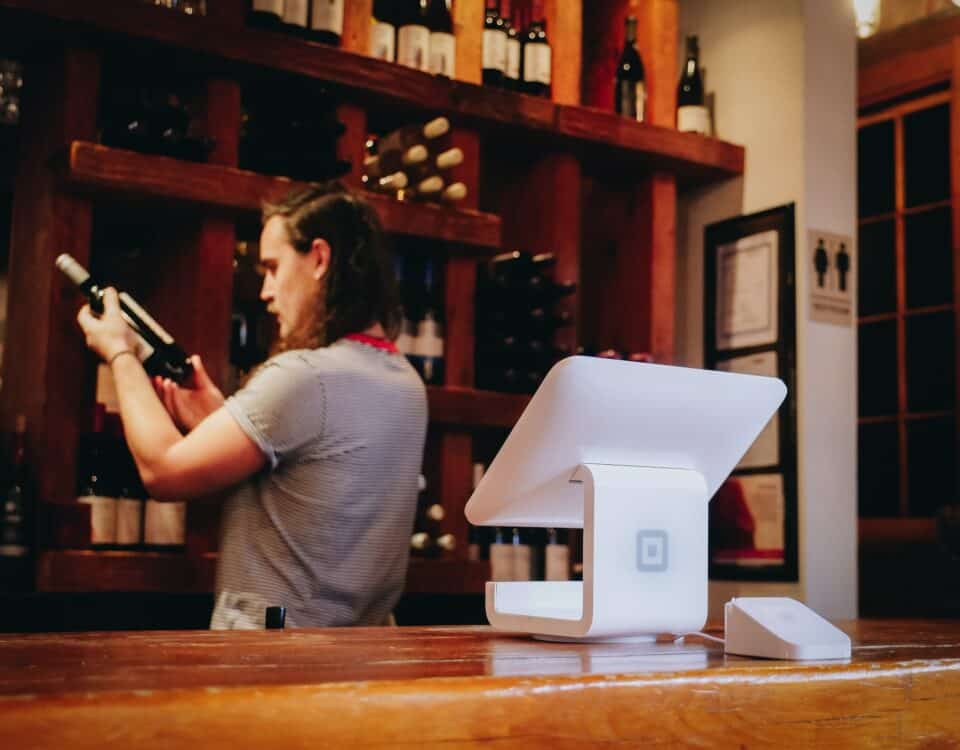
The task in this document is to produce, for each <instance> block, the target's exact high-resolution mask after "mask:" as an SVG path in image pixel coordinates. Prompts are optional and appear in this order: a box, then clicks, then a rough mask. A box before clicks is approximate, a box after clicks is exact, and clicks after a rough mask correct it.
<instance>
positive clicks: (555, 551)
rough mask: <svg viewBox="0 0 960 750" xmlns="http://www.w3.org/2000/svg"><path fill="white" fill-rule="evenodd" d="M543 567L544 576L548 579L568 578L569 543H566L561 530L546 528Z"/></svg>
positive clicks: (561, 579) (560, 579)
mask: <svg viewBox="0 0 960 750" xmlns="http://www.w3.org/2000/svg"><path fill="white" fill-rule="evenodd" d="M561 534H564V535H563V536H561ZM543 567H544V578H545V579H546V580H548V581H569V580H570V545H569V544H567V539H566V536H565V532H564V531H563V530H561V531H560V532H558V531H557V530H556V529H547V545H546V548H545V549H544V566H543Z"/></svg>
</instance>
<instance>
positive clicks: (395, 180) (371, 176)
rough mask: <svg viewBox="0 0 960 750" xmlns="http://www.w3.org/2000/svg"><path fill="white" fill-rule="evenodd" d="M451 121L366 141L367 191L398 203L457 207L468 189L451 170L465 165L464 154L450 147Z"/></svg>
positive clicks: (442, 120) (411, 127) (439, 119)
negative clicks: (387, 197)
mask: <svg viewBox="0 0 960 750" xmlns="http://www.w3.org/2000/svg"><path fill="white" fill-rule="evenodd" d="M449 136H450V121H449V120H447V118H446V117H437V118H435V119H433V120H430V121H429V122H427V123H426V124H424V125H420V124H416V125H407V126H404V127H402V128H398V129H397V130H394V131H392V132H390V133H387V134H386V135H382V136H379V137H378V136H375V135H371V136H370V137H369V138H368V139H367V143H366V149H367V156H366V158H365V159H364V163H363V170H364V174H363V177H362V178H361V179H362V182H363V184H364V186H365V187H366V188H367V189H368V190H373V191H376V192H381V193H387V194H389V195H393V196H394V197H396V198H398V199H399V200H408V201H433V202H441V203H456V202H457V201H461V200H463V199H464V198H465V197H466V195H467V186H466V185H464V184H463V183H462V182H455V181H453V179H452V177H451V172H450V170H451V169H453V168H454V167H456V166H459V165H460V164H462V163H463V151H461V150H460V149H459V148H456V147H451V145H450V139H449Z"/></svg>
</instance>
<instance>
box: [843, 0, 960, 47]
mask: <svg viewBox="0 0 960 750" xmlns="http://www.w3.org/2000/svg"><path fill="white" fill-rule="evenodd" d="M953 1H954V2H955V3H958V4H960V0H953ZM853 10H854V12H855V13H856V14H857V36H858V37H860V38H861V39H863V38H864V37H868V36H870V35H871V34H873V33H874V32H875V31H876V30H877V26H879V25H880V0H853Z"/></svg>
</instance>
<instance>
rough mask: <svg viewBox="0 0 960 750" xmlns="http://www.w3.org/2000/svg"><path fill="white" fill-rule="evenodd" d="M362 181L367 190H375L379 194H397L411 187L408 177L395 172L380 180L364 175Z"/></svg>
mask: <svg viewBox="0 0 960 750" xmlns="http://www.w3.org/2000/svg"><path fill="white" fill-rule="evenodd" d="M360 181H361V182H362V183H363V186H364V187H365V188H366V189H367V190H373V191H375V192H378V193H390V194H392V195H393V194H396V193H397V192H398V191H400V190H403V189H405V188H406V187H407V185H409V184H410V183H409V180H408V179H407V175H406V174H404V173H403V172H394V173H393V174H388V175H384V176H383V177H379V178H372V177H369V176H367V175H364V176H363V177H362V178H361V179H360Z"/></svg>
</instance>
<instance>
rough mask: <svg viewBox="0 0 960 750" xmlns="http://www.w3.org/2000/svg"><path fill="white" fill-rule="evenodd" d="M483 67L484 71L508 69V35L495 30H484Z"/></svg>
mask: <svg viewBox="0 0 960 750" xmlns="http://www.w3.org/2000/svg"><path fill="white" fill-rule="evenodd" d="M483 67H484V70H499V71H500V72H501V73H503V72H504V70H505V69H506V67H507V35H506V34H504V33H503V32H502V31H494V30H493V29H484V30H483Z"/></svg>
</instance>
